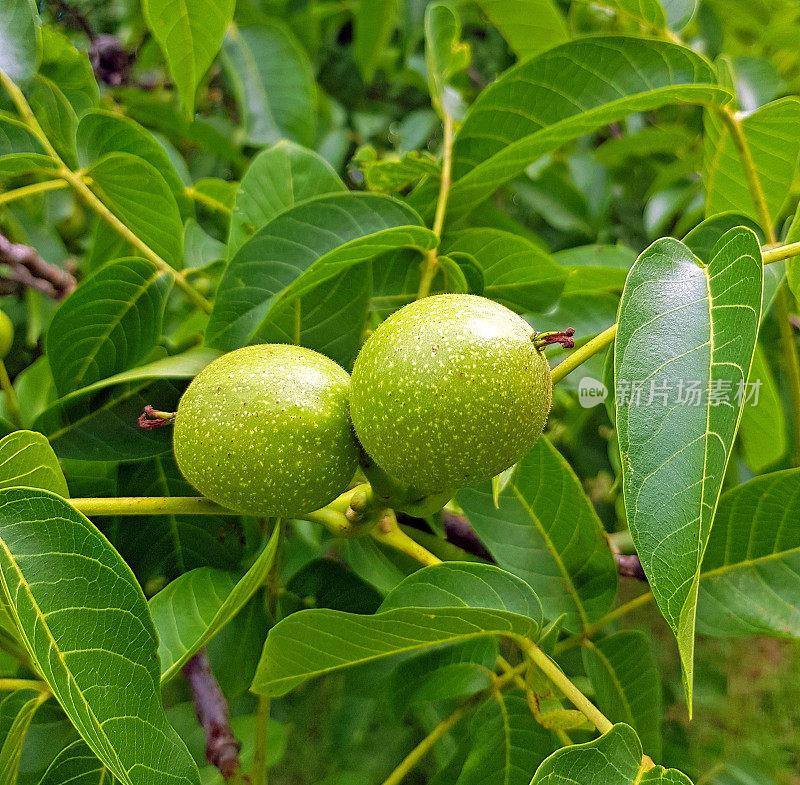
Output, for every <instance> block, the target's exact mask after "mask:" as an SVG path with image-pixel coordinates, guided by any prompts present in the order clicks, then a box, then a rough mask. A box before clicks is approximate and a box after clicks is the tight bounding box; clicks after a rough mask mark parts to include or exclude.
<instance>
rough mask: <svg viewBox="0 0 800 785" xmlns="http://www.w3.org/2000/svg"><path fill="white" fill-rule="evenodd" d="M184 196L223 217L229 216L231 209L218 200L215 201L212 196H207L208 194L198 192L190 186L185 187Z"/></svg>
mask: <svg viewBox="0 0 800 785" xmlns="http://www.w3.org/2000/svg"><path fill="white" fill-rule="evenodd" d="M185 190H186V195H187V196H188V197H189V198H190V199H193V200H194V201H195V202H199V203H200V204H202V205H204V206H205V207H208V208H209V209H210V210H215V211H216V212H218V213H223V214H225V215H230V214H231V212H232V211H231V208H230V207H228V205H227V204H223V203H222V202H220V201H219V200H218V199H215V198H214V197H213V196H209V195H208V194H204V193H203V192H202V191H198V190H197V189H196V188H192V187H191V186H189V187H187V188H186V189H185Z"/></svg>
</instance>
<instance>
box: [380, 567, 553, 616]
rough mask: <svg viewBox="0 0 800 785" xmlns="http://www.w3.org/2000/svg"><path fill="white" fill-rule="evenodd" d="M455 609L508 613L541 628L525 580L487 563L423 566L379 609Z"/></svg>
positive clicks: (536, 605) (537, 605)
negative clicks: (523, 617) (522, 617)
mask: <svg viewBox="0 0 800 785" xmlns="http://www.w3.org/2000/svg"><path fill="white" fill-rule="evenodd" d="M459 607H464V608H486V609H489V610H496V611H508V612H509V613H516V614H518V615H520V616H527V617H528V618H530V619H533V620H534V621H535V622H536V623H537V624H538V625H539V626H541V625H542V605H541V603H540V602H539V599H538V597H537V596H536V595H535V594H534V593H533V590H532V589H531V587H530V586H529V585H528V584H527V583H525V581H523V580H521V579H520V578H517V577H516V576H515V575H512V574H511V573H509V572H505V571H504V570H501V569H500V568H499V567H495V566H493V565H491V564H473V563H470V562H445V563H444V564H436V565H434V566H432V567H423V569H421V570H418V571H417V572H414V573H412V574H411V575H409V576H408V578H406V579H405V580H404V581H403V582H402V583H401V584H400V585H399V586H397V587H396V588H395V589H393V590H392V591H391V592H389V594H388V595H387V596H386V598H385V599H384V601H383V603H382V605H381V607H380V608H379V610H380V611H390V610H395V609H397V608H459Z"/></svg>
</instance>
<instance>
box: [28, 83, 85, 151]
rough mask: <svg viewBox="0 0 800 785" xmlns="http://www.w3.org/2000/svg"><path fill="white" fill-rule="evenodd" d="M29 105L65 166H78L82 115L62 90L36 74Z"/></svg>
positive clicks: (31, 87) (29, 91)
mask: <svg viewBox="0 0 800 785" xmlns="http://www.w3.org/2000/svg"><path fill="white" fill-rule="evenodd" d="M28 103H29V104H30V106H31V109H32V110H33V113H34V115H35V116H36V119H37V121H38V122H39V125H40V126H41V127H42V130H43V131H44V132H45V134H46V135H47V138H48V139H49V140H50V143H51V144H52V145H53V147H54V148H55V150H56V152H57V153H58V154H59V155H60V156H61V158H62V159H63V160H64V162H65V163H67V164H68V165H69V166H74V165H75V163H76V161H77V159H76V157H75V129H76V128H77V127H78V115H77V114H76V113H75V109H74V108H73V106H72V104H71V103H70V102H69V100H67V97H66V96H65V95H64V93H63V92H62V90H61V88H60V87H59V86H58V85H57V84H56V83H55V82H53V81H52V80H51V79H48V78H47V77H46V76H43V75H42V74H36V76H35V77H34V78H33V81H32V82H31V86H30V89H29V90H28Z"/></svg>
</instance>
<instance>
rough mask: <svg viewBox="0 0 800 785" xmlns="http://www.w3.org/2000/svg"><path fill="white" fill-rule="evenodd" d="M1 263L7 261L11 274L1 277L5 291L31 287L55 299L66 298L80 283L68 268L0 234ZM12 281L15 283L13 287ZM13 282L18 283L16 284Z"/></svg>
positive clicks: (7, 292)
mask: <svg viewBox="0 0 800 785" xmlns="http://www.w3.org/2000/svg"><path fill="white" fill-rule="evenodd" d="M0 264H5V265H7V266H8V267H9V268H10V269H11V272H10V275H9V276H8V277H6V278H2V277H0V288H2V290H3V293H4V294H11V293H12V292H15V291H18V289H19V288H21V287H28V288H30V289H35V290H36V291H37V292H41V293H42V294H44V295H47V297H50V298H52V299H53V300H63V299H64V298H65V297H66V296H67V295H68V294H70V292H72V291H73V290H74V289H75V287H76V285H77V284H76V282H75V279H74V278H73V277H72V275H70V273H68V272H67V271H66V270H63V269H62V268H61V267H58V266H56V265H54V264H49V263H48V262H46V261H45V260H44V259H42V258H41V257H40V256H39V254H37V253H36V251H35V250H34V249H33V248H31V247H30V246H29V245H21V244H19V243H12V242H11V240H9V239H8V238H7V237H5V236H3V235H2V234H0ZM9 283H12V286H11V287H9V285H8V284H9ZM13 283H15V284H18V286H17V287H15V286H13ZM2 284H5V285H2Z"/></svg>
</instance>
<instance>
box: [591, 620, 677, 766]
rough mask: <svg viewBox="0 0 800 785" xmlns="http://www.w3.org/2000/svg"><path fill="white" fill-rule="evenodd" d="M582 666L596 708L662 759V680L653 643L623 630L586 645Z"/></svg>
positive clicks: (644, 637) (644, 636) (641, 636)
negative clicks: (630, 729)
mask: <svg viewBox="0 0 800 785" xmlns="http://www.w3.org/2000/svg"><path fill="white" fill-rule="evenodd" d="M583 666H584V668H585V669H586V675H587V676H588V677H589V679H590V681H591V682H592V687H594V700H595V703H596V704H597V708H598V709H600V711H601V712H603V714H605V716H606V717H608V719H610V720H611V721H612V722H624V723H626V724H627V725H630V726H631V727H632V728H633V729H634V730H635V731H636V733H637V734H638V736H639V739H640V740H641V742H642V745H643V747H644V749H645V751H646V753H647V754H648V755H649V756H650V757H651V758H653V759H654V760H658V759H659V758H660V757H661V722H662V715H661V677H660V675H659V671H658V664H657V663H656V658H655V652H654V651H653V644H652V641H651V639H650V638H649V636H648V635H647V634H646V633H644V632H642V631H640V630H625V631H623V632H617V633H614V634H613V635H609V636H608V637H607V638H600V639H599V640H596V641H594V642H592V641H589V642H587V644H586V646H585V647H584V649H583Z"/></svg>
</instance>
